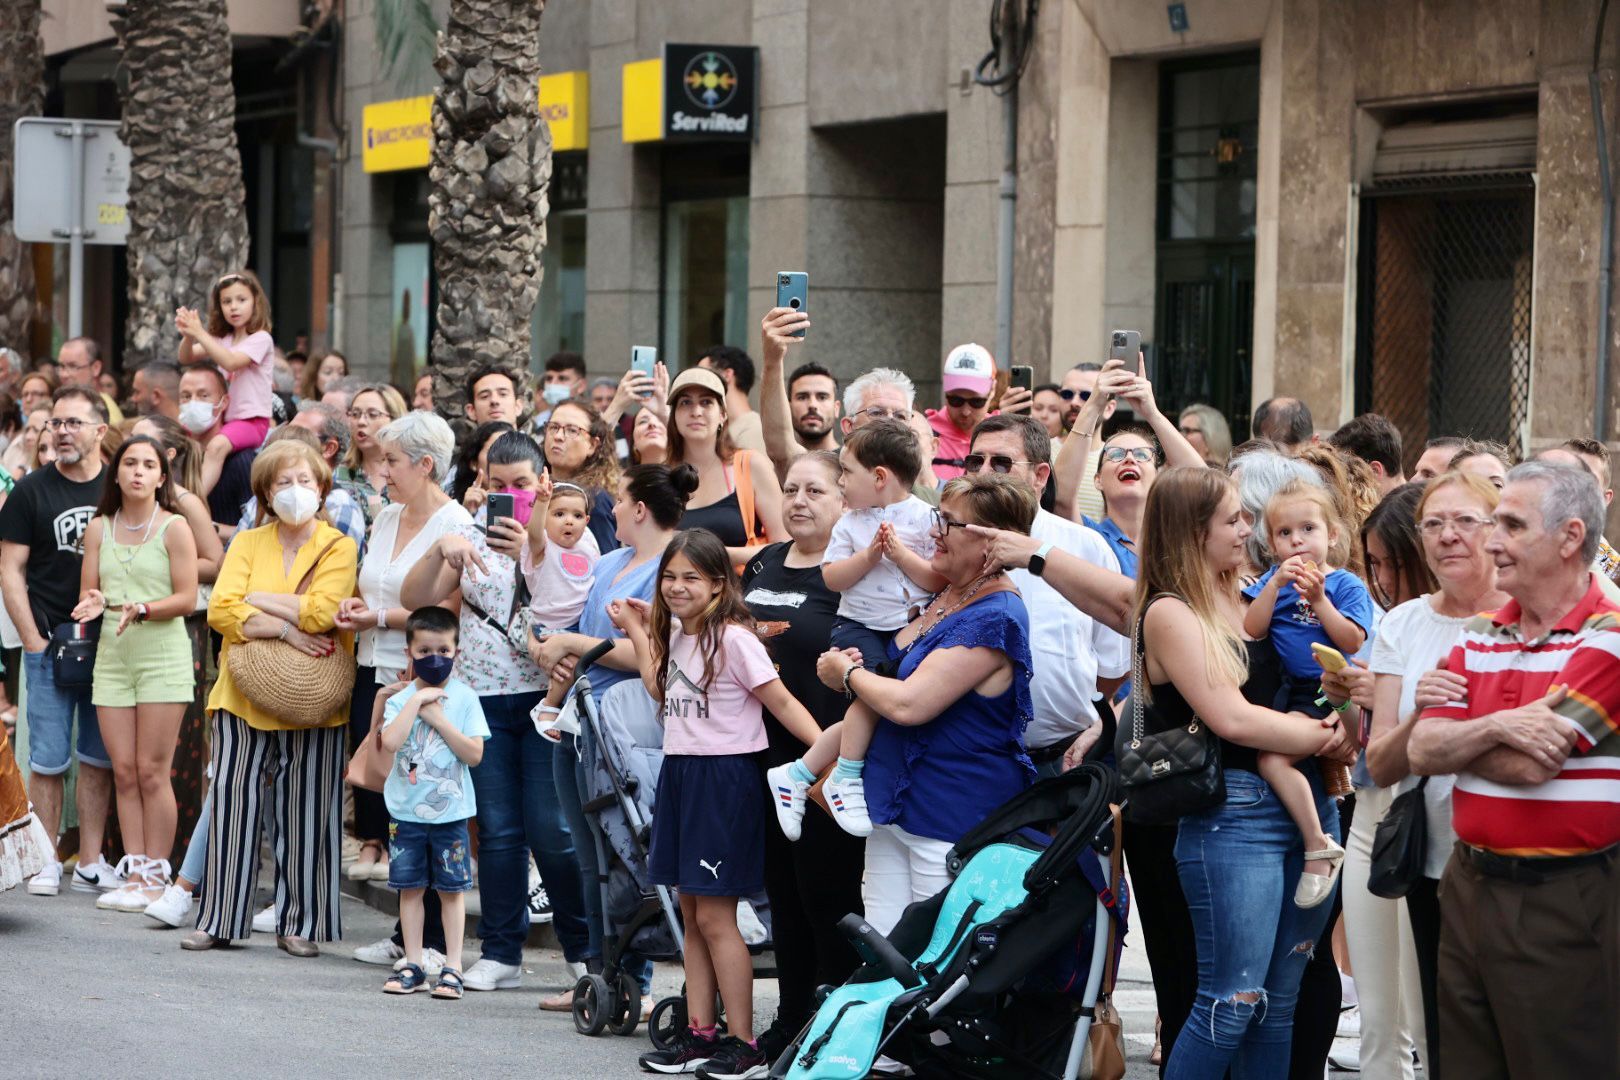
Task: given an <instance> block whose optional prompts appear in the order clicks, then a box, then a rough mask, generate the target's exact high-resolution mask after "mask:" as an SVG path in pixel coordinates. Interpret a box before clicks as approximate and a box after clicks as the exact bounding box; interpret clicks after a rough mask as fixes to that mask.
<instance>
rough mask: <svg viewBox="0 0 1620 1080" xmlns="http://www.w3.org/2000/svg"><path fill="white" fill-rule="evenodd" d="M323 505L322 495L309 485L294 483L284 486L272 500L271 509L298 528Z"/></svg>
mask: <svg viewBox="0 0 1620 1080" xmlns="http://www.w3.org/2000/svg"><path fill="white" fill-rule="evenodd" d="M320 506H321V497H320V496H319V495H317V494H315V492H313V491H311V490H310V489H309V488H307V487H303V486H301V485H296V484H295V485H294V486H292V487H287V488H282V489H281V490H280V491H278V492H276V494H275V497H274V498H272V499H271V500H270V509H272V510H274V511H275V512H276V516H277V517H278V518H280V519H281V520H282V521H284V522H286V523H287V524H288V525H291V526H293V527H294V528H297V527H298V526H300V525H302V524H303V523H304V522H306V521H308V520H309V519H310V518H312V517H314V516H315V511H316V510H319V509H320Z"/></svg>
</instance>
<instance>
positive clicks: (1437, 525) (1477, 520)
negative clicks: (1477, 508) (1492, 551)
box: [1418, 514, 1491, 539]
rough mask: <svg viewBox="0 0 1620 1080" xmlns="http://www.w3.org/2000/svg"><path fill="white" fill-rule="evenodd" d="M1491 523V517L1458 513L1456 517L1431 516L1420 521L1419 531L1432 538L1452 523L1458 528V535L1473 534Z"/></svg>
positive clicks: (1452, 525) (1453, 526)
mask: <svg viewBox="0 0 1620 1080" xmlns="http://www.w3.org/2000/svg"><path fill="white" fill-rule="evenodd" d="M1489 524H1491V521H1490V519H1489V518H1482V517H1475V516H1474V515H1473V514H1457V515H1456V516H1454V517H1430V518H1424V519H1423V520H1422V521H1420V522H1418V532H1420V533H1422V534H1423V535H1424V536H1426V537H1429V538H1431V539H1432V538H1433V537H1436V536H1440V535H1442V534H1443V533H1444V532H1445V531H1446V526H1447V525H1450V526H1451V527H1452V528H1453V529H1455V530H1457V535H1458V536H1473V535H1474V534H1475V533H1477V532H1479V530H1481V529H1483V528H1485V526H1487V525H1489Z"/></svg>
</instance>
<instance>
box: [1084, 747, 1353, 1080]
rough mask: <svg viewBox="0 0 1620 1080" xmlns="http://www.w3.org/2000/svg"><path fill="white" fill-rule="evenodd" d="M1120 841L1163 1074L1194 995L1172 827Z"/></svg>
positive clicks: (1192, 945) (1193, 961)
mask: <svg viewBox="0 0 1620 1080" xmlns="http://www.w3.org/2000/svg"><path fill="white" fill-rule="evenodd" d="M1101 741H1102V740H1099V744H1101ZM1124 843H1125V860H1126V865H1127V866H1128V867H1129V869H1130V873H1131V902H1132V903H1133V904H1135V905H1136V914H1137V915H1138V916H1139V917H1140V918H1141V920H1142V941H1143V943H1144V944H1145V946H1146V948H1147V960H1148V967H1149V968H1151V969H1152V971H1153V993H1154V997H1155V998H1156V999H1157V1002H1158V1006H1159V1045H1161V1046H1162V1047H1164V1058H1163V1060H1164V1064H1163V1065H1160V1066H1159V1075H1161V1076H1163V1075H1164V1070H1165V1068H1166V1067H1167V1066H1168V1065H1169V1064H1170V1051H1171V1049H1172V1048H1174V1047H1175V1045H1176V1036H1178V1035H1180V1034H1181V1027H1182V1025H1183V1024H1185V1023H1186V1022H1187V1015H1188V1014H1189V1013H1191V1012H1192V1007H1193V1002H1194V1001H1195V1000H1197V997H1198V941H1197V939H1196V938H1195V937H1194V936H1193V924H1192V915H1191V913H1190V912H1188V910H1187V898H1186V897H1185V896H1184V895H1182V892H1181V878H1180V877H1179V876H1178V875H1177V874H1176V826H1174V825H1134V824H1131V823H1130V822H1126V823H1125V834H1124ZM1316 1080H1321V1077H1320V1076H1318V1077H1317V1078H1316Z"/></svg>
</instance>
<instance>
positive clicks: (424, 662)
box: [411, 654, 456, 686]
mask: <svg viewBox="0 0 1620 1080" xmlns="http://www.w3.org/2000/svg"><path fill="white" fill-rule="evenodd" d="M455 666H456V658H455V657H453V656H439V655H438V654H434V655H433V656H419V657H417V658H416V659H414V660H412V661H411V668H412V670H413V671H415V672H416V677H417V678H418V679H421V680H422V681H423V682H425V683H427V684H428V685H429V686H443V685H444V681H445V680H446V679H448V678H449V677H450V669H451V668H453V667H455Z"/></svg>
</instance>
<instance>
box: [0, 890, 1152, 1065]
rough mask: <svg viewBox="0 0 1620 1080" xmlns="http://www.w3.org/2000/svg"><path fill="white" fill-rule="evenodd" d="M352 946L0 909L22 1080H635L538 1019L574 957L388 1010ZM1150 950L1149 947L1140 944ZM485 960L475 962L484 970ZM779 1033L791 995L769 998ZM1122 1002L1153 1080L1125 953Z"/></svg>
mask: <svg viewBox="0 0 1620 1080" xmlns="http://www.w3.org/2000/svg"><path fill="white" fill-rule="evenodd" d="M343 903H344V908H343V919H344V929H345V931H346V933H347V934H348V940H347V942H345V943H341V944H338V945H333V946H329V947H327V948H326V950H325V951H324V952H323V954H322V955H321V956H320V957H318V958H316V959H313V960H298V959H294V958H292V957H290V956H287V955H286V954H284V953H282V952H280V951H279V950H277V949H276V947H275V942H274V939H273V938H270V937H266V936H264V935H255V936H254V938H253V941H252V942H251V943H250V944H246V945H241V946H238V947H236V948H232V949H229V950H215V951H213V952H208V953H188V952H185V951H183V950H182V949H181V948H180V947H179V943H180V932H179V931H175V930H166V929H162V928H160V927H158V925H157V924H156V923H154V922H152V921H151V920H149V919H146V918H144V917H143V916H139V915H125V914H119V913H116V912H103V911H97V910H96V909H95V905H94V897H91V896H88V895H86V894H83V893H74V892H69V891H64V892H63V894H62V895H61V896H58V897H54V898H45V897H33V896H28V895H26V894H25V893H24V892H23V890H22V889H16V890H13V891H11V892H8V893H4V894H0V958H3V959H4V962H5V968H6V970H7V972H8V973H9V979H8V984H9V992H7V993H5V994H4V995H0V1046H3V1047H4V1054H5V1061H6V1067H5V1070H4V1072H5V1075H6V1076H7V1077H10V1078H16V1080H33V1078H35V1077H39V1078H46V1077H51V1078H55V1077H77V1076H118V1077H120V1078H123V1080H144V1078H146V1077H152V1078H159V1077H161V1078H163V1080H172V1078H173V1077H176V1076H194V1077H210V1076H230V1077H233V1078H240V1080H248V1078H255V1077H266V1078H274V1080H287V1078H289V1077H344V1078H359V1077H372V1076H397V1075H400V1074H401V1072H402V1071H405V1072H410V1073H413V1074H417V1075H436V1076H440V1077H463V1076H465V1077H479V1078H486V1077H523V1078H525V1080H531V1078H535V1077H632V1076H638V1075H642V1074H641V1073H640V1072H639V1070H638V1069H637V1067H636V1057H637V1055H638V1054H640V1053H642V1052H643V1051H644V1050H645V1049H646V1047H647V1043H646V1040H645V1037H644V1036H641V1035H637V1036H634V1037H630V1038H613V1037H612V1036H605V1037H602V1038H599V1039H588V1038H585V1037H584V1036H582V1035H579V1034H577V1033H575V1031H574V1029H573V1023H572V1021H571V1020H570V1019H569V1017H568V1016H567V1015H565V1014H559V1013H542V1012H540V1011H539V1010H537V1009H536V1008H535V1005H536V1002H537V1001H538V1000H539V997H540V995H541V993H542V992H547V993H549V992H550V991H551V990H553V989H556V988H560V987H561V986H563V985H564V984H565V983H566V981H567V975H566V969H565V968H564V966H563V963H562V956H561V954H560V953H557V952H555V951H553V950H549V949H533V950H530V951H529V952H528V953H527V954H526V955H525V958H524V967H525V971H526V975H525V979H524V986H523V988H522V989H521V990H508V991H500V992H497V993H486V994H475V993H469V994H468V995H467V997H466V998H465V999H464V1000H462V1001H460V1002H442V1001H434V1000H431V999H430V998H428V997H427V995H425V994H419V995H417V996H415V997H411V998H403V999H402V998H396V997H388V996H386V995H384V994H382V993H381V992H380V988H381V984H382V980H383V978H385V977H386V976H385V975H384V973H383V972H382V970H381V969H380V968H375V967H366V966H363V965H361V964H358V963H356V962H354V961H353V960H352V959H350V958H349V953H350V951H351V949H352V948H353V946H354V945H355V944H363V943H366V942H370V941H374V940H376V939H378V938H380V937H382V936H384V935H385V934H386V933H388V931H389V930H390V929H391V927H392V919H391V918H389V917H387V916H384V915H382V914H381V913H379V912H377V911H374V910H372V909H370V908H368V907H366V906H365V905H364V904H362V903H360V902H359V901H356V900H354V899H352V898H350V897H347V896H345V897H344V901H343ZM1133 936H1134V935H1133ZM475 956H476V954H475V953H474V951H473V949H472V948H469V950H468V957H469V959H471V958H475ZM679 983H680V976H679V971H678V969H675V968H674V967H671V966H667V965H666V966H662V967H661V968H660V970H659V973H658V977H657V979H656V980H655V986H654V990H655V992H657V993H659V994H665V993H673V992H675V991H676V990H677V989H678V987H679ZM755 992H756V995H757V999H758V1000H757V1003H756V1008H757V1010H758V1012H759V1014H760V1015H762V1016H766V1017H769V1016H770V1015H772V1013H773V1012H774V1009H775V998H776V995H775V986H774V984H773V983H771V982H770V981H769V980H761V981H760V982H759V983H757V984H756V989H755ZM1117 1000H1118V1002H1119V1006H1120V1009H1121V1012H1122V1014H1123V1020H1124V1026H1125V1031H1126V1033H1127V1035H1126V1044H1127V1045H1126V1050H1127V1055H1128V1058H1129V1065H1130V1071H1129V1073H1128V1076H1129V1077H1130V1080H1149V1078H1150V1077H1154V1076H1156V1075H1157V1070H1155V1069H1152V1068H1151V1067H1149V1066H1148V1064H1147V1054H1148V1049H1149V1047H1150V1046H1151V1045H1152V1032H1153V994H1152V988H1151V984H1150V983H1149V980H1148V976H1147V969H1146V962H1145V960H1144V959H1143V958H1142V950H1141V949H1140V948H1131V949H1127V950H1126V961H1125V967H1124V970H1123V972H1122V977H1121V979H1120V985H1119V987H1118V995H1117Z"/></svg>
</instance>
